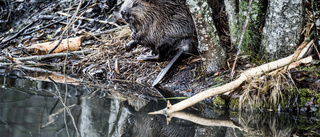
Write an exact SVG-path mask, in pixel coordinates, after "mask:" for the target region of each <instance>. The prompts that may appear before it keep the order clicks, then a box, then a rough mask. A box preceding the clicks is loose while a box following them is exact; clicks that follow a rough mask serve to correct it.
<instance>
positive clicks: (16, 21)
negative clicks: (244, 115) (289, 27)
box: [0, 0, 320, 112]
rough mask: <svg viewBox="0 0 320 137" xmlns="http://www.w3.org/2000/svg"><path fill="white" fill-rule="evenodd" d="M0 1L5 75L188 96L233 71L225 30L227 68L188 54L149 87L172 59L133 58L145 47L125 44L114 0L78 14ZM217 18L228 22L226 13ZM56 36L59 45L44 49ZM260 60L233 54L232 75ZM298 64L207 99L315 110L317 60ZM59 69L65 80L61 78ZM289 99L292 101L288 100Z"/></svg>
mask: <svg viewBox="0 0 320 137" xmlns="http://www.w3.org/2000/svg"><path fill="white" fill-rule="evenodd" d="M0 3H1V8H2V9H3V11H2V13H1V16H0V23H1V24H0V25H1V30H0V32H1V34H0V55H1V57H0V67H1V68H2V69H1V70H3V68H5V69H4V70H5V71H3V72H1V73H2V75H7V74H13V73H12V72H14V71H21V72H23V73H22V75H18V76H19V77H20V76H21V77H33V79H37V80H48V79H47V78H48V77H50V79H51V80H53V81H56V82H61V83H64V82H67V83H69V84H79V83H80V84H88V85H92V86H100V87H104V85H107V84H108V85H109V84H110V83H112V84H113V85H118V86H119V84H117V83H121V84H120V86H121V87H122V88H132V87H135V86H142V87H145V88H147V89H148V92H142V91H140V90H135V91H131V92H129V90H127V91H126V90H122V91H121V92H123V93H122V94H133V95H142V94H144V95H148V96H155V97H161V96H162V95H164V96H165V97H190V96H193V95H195V94H197V93H199V92H202V91H204V90H206V89H209V88H213V87H218V86H220V85H223V84H225V83H229V82H231V81H232V80H234V79H235V78H232V77H230V73H231V68H232V64H233V62H234V60H235V56H236V50H235V49H234V48H232V47H231V46H230V42H229V37H228V34H225V33H219V35H220V37H221V39H220V40H221V43H222V44H223V45H224V46H225V47H226V48H227V51H228V60H227V62H226V63H227V64H228V65H227V67H225V68H221V70H220V71H219V72H216V73H214V74H206V72H205V68H204V67H203V62H202V60H201V57H200V56H192V57H190V58H187V59H185V60H183V61H181V62H179V63H178V64H176V65H175V66H174V69H171V70H170V71H169V74H168V75H166V77H165V79H163V80H162V82H161V84H160V89H155V88H152V87H151V85H152V82H153V81H154V80H155V79H156V77H157V75H158V74H159V73H160V72H161V70H162V69H163V68H164V67H165V66H166V64H167V63H168V62H169V61H164V62H151V61H140V60H137V57H138V56H139V55H141V54H146V53H148V52H150V50H149V49H147V48H144V47H141V46H138V47H137V48H135V49H134V50H133V51H131V52H126V51H125V44H126V43H128V42H129V40H130V37H131V36H130V35H131V31H130V29H129V27H128V26H127V25H125V24H124V23H123V22H118V23H115V20H116V19H115V18H116V17H115V16H114V14H112V13H113V11H114V10H115V9H117V6H119V5H117V3H115V2H113V1H112V2H111V1H110V2H101V3H94V2H93V1H86V0H85V3H84V4H83V6H82V7H80V10H79V11H78V13H77V15H76V16H74V13H75V12H76V9H77V8H78V7H77V6H78V4H76V3H73V5H72V6H71V7H69V5H68V4H67V5H66V4H65V3H63V2H60V1H52V2H49V1H46V2H45V3H38V2H35V3H24V2H15V3H11V4H12V6H11V7H8V6H6V4H7V3H4V2H3V1H1V2H0ZM17 7H20V8H17ZM29 9H34V10H29ZM222 14H226V13H222ZM220 21H224V22H227V20H226V18H222V19H221V20H220ZM216 24H218V25H220V26H218V27H217V28H219V29H221V30H224V29H225V28H227V26H226V25H227V24H223V23H220V24H219V23H216ZM309 27H311V26H309ZM306 29H308V28H306ZM221 30H220V31H221ZM67 39H69V43H68V41H67ZM60 40H61V45H64V46H59V47H58V48H57V49H56V50H57V51H55V50H53V53H51V54H48V52H49V51H50V50H52V49H53V47H54V46H56V45H57V44H58V43H59V42H60ZM306 44H307V43H306ZM48 46H49V47H48ZM50 46H51V47H50ZM298 46H299V45H298ZM68 47H69V50H67V49H68ZM316 56H318V55H317V54H314V57H315V58H317V57H316ZM264 63H266V62H265V60H264V59H261V60H259V61H252V59H250V57H249V56H245V55H242V56H240V57H239V60H238V61H237V66H238V67H236V70H235V72H236V75H238V76H239V75H240V74H241V72H243V70H247V69H249V68H253V67H257V66H259V65H262V64H264ZM299 65H300V64H299ZM299 65H297V66H295V67H292V68H290V69H288V70H285V71H277V72H273V73H277V75H271V74H269V72H264V74H262V75H261V76H258V77H253V78H251V79H247V80H246V82H244V83H242V84H241V86H239V87H237V88H235V89H233V90H232V91H233V92H232V93H229V94H225V95H222V96H212V97H210V98H208V99H207V100H205V102H206V103H212V102H213V103H214V107H230V108H233V109H237V108H239V104H242V107H244V108H253V109H277V108H279V104H280V106H281V108H283V109H284V110H286V109H290V110H294V109H301V108H305V111H308V112H319V104H320V88H319V87H320V80H319V78H320V69H319V64H318V63H317V62H316V61H315V62H314V64H312V63H310V62H308V63H306V64H303V65H302V64H301V65H302V66H299ZM29 72H37V73H41V74H42V73H45V74H44V75H46V76H45V77H43V76H42V77H39V76H38V75H37V76H35V75H31V74H29ZM64 73H65V74H66V76H67V80H66V81H65V80H64V79H63V76H64ZM124 83H125V84H124ZM158 90H159V91H160V93H161V94H162V95H160V94H159V92H158ZM294 100H296V102H295V103H296V104H294V103H292V102H291V101H294ZM297 101H298V102H297ZM259 102H265V103H259Z"/></svg>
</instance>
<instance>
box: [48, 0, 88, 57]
mask: <svg viewBox="0 0 320 137" xmlns="http://www.w3.org/2000/svg"><path fill="white" fill-rule="evenodd" d="M82 3H83V0H80V3H79V5H78V7H77V10H76V11H75V13H74V14H73V15H72V17H71V19H70V21H69V22H68V24H67V26H66V27H65V29H64V30H63V32H62V34H61V35H60V40H59V42H58V43H57V45H56V46H54V48H52V49H51V50H50V51H49V52H48V54H50V53H52V52H53V51H54V50H55V49H56V48H57V47H58V46H59V45H60V43H61V42H62V39H63V37H62V36H63V35H64V34H65V33H66V32H67V30H69V28H70V26H71V24H73V22H74V20H75V18H76V16H77V14H78V13H79V9H80V7H81V5H82Z"/></svg>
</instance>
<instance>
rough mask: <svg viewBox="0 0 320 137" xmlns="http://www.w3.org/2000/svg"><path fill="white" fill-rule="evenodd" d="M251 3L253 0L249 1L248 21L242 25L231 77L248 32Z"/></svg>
mask: <svg viewBox="0 0 320 137" xmlns="http://www.w3.org/2000/svg"><path fill="white" fill-rule="evenodd" d="M251 4H252V0H250V2H249V5H248V11H247V17H246V21H245V22H244V25H243V27H242V32H241V36H240V41H239V44H238V51H237V55H236V59H235V61H234V63H233V66H232V70H231V78H233V75H234V69H235V67H236V64H237V61H238V58H239V54H240V52H241V44H242V39H243V35H244V33H245V32H246V28H247V25H248V22H249V16H250V8H251Z"/></svg>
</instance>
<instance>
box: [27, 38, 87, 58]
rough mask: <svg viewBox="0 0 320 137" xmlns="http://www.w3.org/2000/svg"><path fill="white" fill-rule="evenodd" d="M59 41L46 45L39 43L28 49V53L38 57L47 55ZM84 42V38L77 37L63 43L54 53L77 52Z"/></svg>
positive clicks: (46, 43)
mask: <svg viewBox="0 0 320 137" xmlns="http://www.w3.org/2000/svg"><path fill="white" fill-rule="evenodd" d="M58 42H59V40H56V41H53V42H45V43H38V44H33V45H31V46H30V47H26V50H27V51H28V52H33V53H36V54H38V55H45V54H47V52H48V51H50V50H51V49H52V48H54V47H55V46H56V45H57V43H58ZM81 42H82V36H79V37H75V38H67V39H64V40H62V41H61V43H60V44H59V46H58V47H57V48H56V49H55V50H54V51H53V52H52V53H60V52H64V51H67V50H68V51H76V50H79V49H80V46H81Z"/></svg>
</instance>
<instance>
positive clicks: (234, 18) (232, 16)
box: [224, 0, 238, 46]
mask: <svg viewBox="0 0 320 137" xmlns="http://www.w3.org/2000/svg"><path fill="white" fill-rule="evenodd" d="M236 1H237V0H224V4H225V5H226V12H227V15H228V23H229V32H230V40H231V44H232V46H235V44H236V43H237V33H236V30H237V28H236V27H237V24H238V12H237V11H236V10H237V9H238V8H237V7H238V6H237V4H236Z"/></svg>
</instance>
